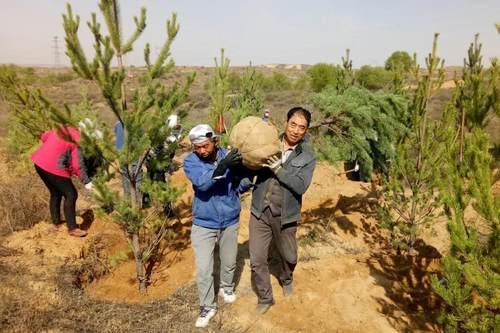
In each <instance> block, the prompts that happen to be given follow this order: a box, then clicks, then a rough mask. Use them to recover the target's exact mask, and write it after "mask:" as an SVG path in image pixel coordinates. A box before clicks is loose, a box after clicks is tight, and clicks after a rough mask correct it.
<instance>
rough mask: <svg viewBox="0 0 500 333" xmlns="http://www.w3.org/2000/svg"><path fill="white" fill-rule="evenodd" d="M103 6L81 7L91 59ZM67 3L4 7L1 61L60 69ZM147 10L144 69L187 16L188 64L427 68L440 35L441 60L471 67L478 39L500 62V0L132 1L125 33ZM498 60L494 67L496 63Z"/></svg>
mask: <svg viewBox="0 0 500 333" xmlns="http://www.w3.org/2000/svg"><path fill="white" fill-rule="evenodd" d="M97 2H98V1H97V0H71V1H70V3H71V4H72V5H73V10H74V12H76V13H78V14H79V15H80V16H81V19H82V21H83V22H82V23H81V24H80V36H81V38H82V42H83V44H84V45H85V46H86V47H87V50H88V51H89V52H88V54H90V51H91V49H90V47H91V38H90V35H89V32H88V28H87V25H86V22H87V20H88V19H89V18H90V13H91V12H92V11H97ZM65 4H66V1H63V0H15V1H14V0H0V6H1V7H0V63H17V64H48V65H51V64H54V58H55V57H54V51H53V44H54V43H53V37H54V36H59V40H60V43H59V48H60V53H61V60H62V62H63V63H68V60H67V57H66V55H65V54H64V43H63V37H64V33H63V29H62V18H61V14H62V13H63V12H64V11H65ZM141 6H145V7H146V8H147V10H148V12H147V16H148V17H147V18H148V20H147V24H148V26H147V28H146V31H145V32H144V34H143V35H142V37H141V38H140V40H139V41H138V43H137V44H136V47H135V49H134V51H133V52H132V53H131V54H129V55H128V56H127V59H126V63H127V64H133V65H142V64H143V61H142V57H143V56H142V54H143V46H144V44H145V43H146V42H150V43H151V45H152V50H153V54H155V50H157V49H158V48H159V46H160V45H161V43H162V40H163V38H164V37H165V34H166V28H165V22H166V19H167V18H169V17H170V13H171V12H172V11H175V12H177V14H178V22H179V23H180V26H181V29H180V32H179V35H178V37H177V39H176V41H175V42H174V44H173V49H172V54H173V56H174V60H175V61H176V63H177V64H178V65H205V66H206V65H213V58H214V57H215V56H217V55H218V54H219V50H220V48H222V47H223V48H225V49H226V55H227V56H228V57H229V58H230V60H231V64H232V65H246V64H248V62H249V61H252V63H254V64H271V63H288V64H295V63H303V64H314V63H317V62H329V63H338V62H339V61H340V57H341V56H342V55H343V54H344V52H345V49H346V48H350V49H351V55H352V59H353V65H354V67H359V66H361V65H364V64H369V65H383V63H384V61H385V59H386V58H387V57H388V56H389V55H390V54H391V53H392V52H393V51H395V50H406V51H408V52H410V53H413V52H417V54H418V58H419V61H420V62H422V61H423V59H424V57H425V55H426V54H427V53H428V51H429V50H430V47H431V44H432V37H433V33H434V32H439V33H441V36H440V43H439V54H440V55H441V56H442V57H444V58H445V59H446V64H448V65H461V64H462V61H463V58H464V56H465V54H466V50H467V47H468V45H469V43H470V42H471V41H472V40H473V38H474V34H475V33H480V34H481V41H482V43H483V54H484V58H485V60H488V59H490V58H491V57H494V56H500V34H498V32H497V31H496V29H495V27H494V23H495V22H500V0H495V1H493V0H474V1H473V0H469V1H467V0H434V1H431V0H379V1H368V0H366V1H361V0H358V1H355V0H351V1H349V0H343V1H337V0H309V1H299V0H286V1H285V0H268V1H264V0H254V1H248V0H232V1H230V0H211V1H202V0H199V1H194V0H143V1H139V0H122V1H121V7H122V20H123V23H124V33H125V35H126V36H128V33H130V31H131V30H132V28H133V26H134V25H133V22H132V17H133V16H134V15H137V14H138V13H139V10H140V7H141ZM487 63H489V61H487Z"/></svg>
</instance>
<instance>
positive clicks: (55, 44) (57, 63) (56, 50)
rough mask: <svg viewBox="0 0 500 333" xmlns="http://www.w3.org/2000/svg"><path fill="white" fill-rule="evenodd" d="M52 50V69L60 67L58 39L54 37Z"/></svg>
mask: <svg viewBox="0 0 500 333" xmlns="http://www.w3.org/2000/svg"><path fill="white" fill-rule="evenodd" d="M52 49H53V51H54V67H56V68H58V67H61V53H60V51H59V38H58V37H57V36H54V39H53V45H52Z"/></svg>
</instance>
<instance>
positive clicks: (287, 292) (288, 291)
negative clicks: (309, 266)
mask: <svg viewBox="0 0 500 333" xmlns="http://www.w3.org/2000/svg"><path fill="white" fill-rule="evenodd" d="M292 295H293V283H289V284H285V285H283V296H284V297H290V296H292Z"/></svg>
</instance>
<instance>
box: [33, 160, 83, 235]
mask: <svg viewBox="0 0 500 333" xmlns="http://www.w3.org/2000/svg"><path fill="white" fill-rule="evenodd" d="M35 169H36V172H37V173H38V175H39V176H40V178H42V180H43V182H44V183H45V186H47V188H48V189H49V192H50V204H49V208H50V217H51V218H52V223H54V224H60V223H61V201H62V198H63V197H64V216H65V218H66V224H67V225H68V229H69V230H72V229H75V228H78V226H77V224H76V218H75V214H76V213H75V211H76V199H77V198H78V192H77V191H76V188H75V186H74V185H73V183H72V182H71V179H70V178H65V177H61V176H57V175H54V174H52V173H50V172H47V171H45V170H43V169H41V168H39V167H38V166H36V165H35Z"/></svg>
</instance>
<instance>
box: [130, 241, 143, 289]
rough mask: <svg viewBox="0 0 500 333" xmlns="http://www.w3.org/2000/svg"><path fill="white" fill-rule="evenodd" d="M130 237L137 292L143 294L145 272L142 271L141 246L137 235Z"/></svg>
mask: <svg viewBox="0 0 500 333" xmlns="http://www.w3.org/2000/svg"><path fill="white" fill-rule="evenodd" d="M130 236H131V237H130V238H131V244H132V251H133V252H134V259H135V269H136V271H137V281H138V282H139V292H140V293H141V294H144V293H145V292H146V271H145V269H144V262H143V258H142V251H141V245H140V242H139V233H138V232H134V233H132V234H131V235H130Z"/></svg>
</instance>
